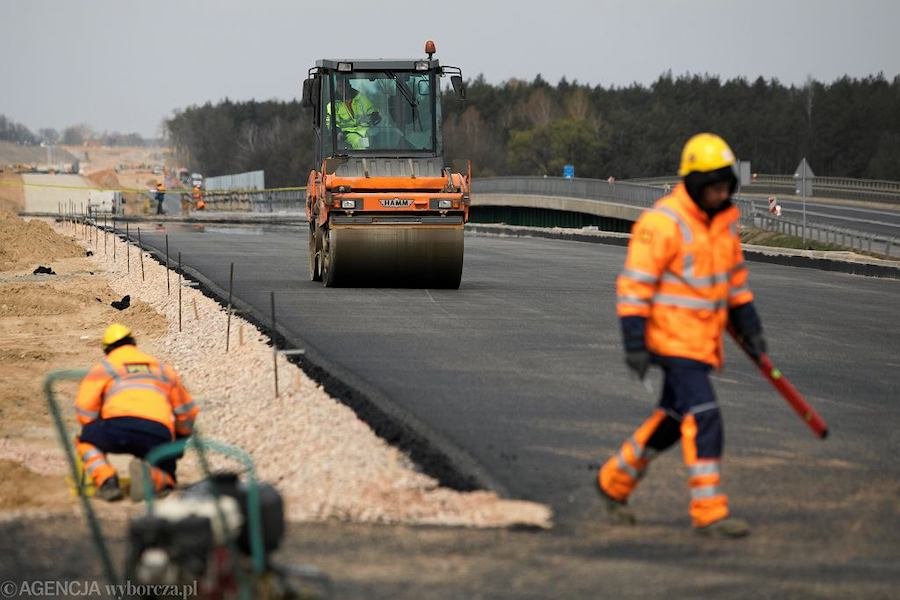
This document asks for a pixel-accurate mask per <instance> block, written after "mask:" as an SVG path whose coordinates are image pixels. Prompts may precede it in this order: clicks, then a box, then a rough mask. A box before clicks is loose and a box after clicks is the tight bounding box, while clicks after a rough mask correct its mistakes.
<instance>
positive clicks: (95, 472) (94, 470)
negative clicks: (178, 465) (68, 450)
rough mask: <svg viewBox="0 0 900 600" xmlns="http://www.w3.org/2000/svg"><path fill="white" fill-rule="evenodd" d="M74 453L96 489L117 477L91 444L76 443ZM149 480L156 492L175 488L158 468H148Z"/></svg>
mask: <svg viewBox="0 0 900 600" xmlns="http://www.w3.org/2000/svg"><path fill="white" fill-rule="evenodd" d="M75 451H76V452H78V456H80V457H81V461H82V464H83V465H84V471H85V473H87V474H88V476H89V477H90V478H91V481H93V482H94V485H95V486H96V487H97V488H99V487H100V486H101V485H103V482H104V481H106V480H107V479H109V478H110V477H112V476H113V475H117V473H116V470H115V468H113V466H112V465H111V464H109V462H108V461H107V460H106V455H105V454H104V453H103V452H101V451H100V449H99V448H97V447H96V446H94V445H93V444H88V443H87V442H76V443H75ZM150 478H151V479H152V480H153V489H154V490H156V491H157V492H159V491H162V490H164V489H167V488H171V487H175V480H174V479H173V478H172V476H171V475H169V474H168V473H166V472H165V471H163V470H162V469H160V468H159V467H155V466H151V467H150Z"/></svg>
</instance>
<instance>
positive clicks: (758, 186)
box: [628, 173, 900, 204]
mask: <svg viewBox="0 0 900 600" xmlns="http://www.w3.org/2000/svg"><path fill="white" fill-rule="evenodd" d="M628 182H629V183H635V184H641V185H652V186H657V187H660V186H665V185H674V184H675V183H677V182H678V177H676V176H674V175H666V176H663V177H642V178H638V179H629V180H628ZM796 187H797V180H796V179H795V178H794V176H793V175H772V174H766V173H758V174H757V175H756V177H755V178H754V179H753V181H752V182H751V183H750V184H749V185H746V186H744V187H743V188H742V189H743V190H744V191H745V192H748V193H753V192H756V193H761V194H773V193H778V194H785V193H787V194H790V195H791V196H796ZM812 190H813V196H819V197H824V198H841V199H845V200H868V201H874V202H889V203H895V204H896V203H900V181H888V180H883V179H854V178H851V177H813V180H812Z"/></svg>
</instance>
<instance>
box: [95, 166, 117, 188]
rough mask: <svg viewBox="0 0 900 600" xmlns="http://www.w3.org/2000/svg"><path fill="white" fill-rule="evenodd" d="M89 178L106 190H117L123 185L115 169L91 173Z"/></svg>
mask: <svg viewBox="0 0 900 600" xmlns="http://www.w3.org/2000/svg"><path fill="white" fill-rule="evenodd" d="M87 178H88V179H90V180H91V182H92V183H94V184H95V185H96V186H97V187H99V188H101V189H104V190H117V189H119V188H120V187H121V185H120V184H119V177H118V176H117V175H116V172H115V171H114V170H113V169H106V170H105V171H97V172H96V173H91V174H90V175H88V176H87Z"/></svg>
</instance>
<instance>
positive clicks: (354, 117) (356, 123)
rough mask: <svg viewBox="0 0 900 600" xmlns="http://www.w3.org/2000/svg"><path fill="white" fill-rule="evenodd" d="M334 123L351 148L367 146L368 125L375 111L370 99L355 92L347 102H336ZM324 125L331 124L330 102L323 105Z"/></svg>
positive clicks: (357, 148)
mask: <svg viewBox="0 0 900 600" xmlns="http://www.w3.org/2000/svg"><path fill="white" fill-rule="evenodd" d="M336 104H337V111H336V115H337V117H336V121H335V122H336V124H337V126H338V128H339V129H340V130H341V131H342V132H343V133H344V140H346V142H347V145H348V146H350V148H352V149H353V150H364V149H366V148H368V147H369V137H368V134H369V127H370V126H371V124H372V123H371V117H372V113H375V112H377V111H376V110H375V105H374V104H372V101H371V100H369V99H368V98H366V97H365V96H364V95H362V94H356V96H354V97H353V99H352V100H351V101H350V102H349V104H348V103H347V102H337V103H336ZM325 111H326V113H325V126H326V127H329V126H330V125H331V104H330V103H329V104H328V105H327V106H326V107H325Z"/></svg>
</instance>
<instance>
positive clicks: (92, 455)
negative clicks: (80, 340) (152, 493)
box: [75, 323, 199, 501]
mask: <svg viewBox="0 0 900 600" xmlns="http://www.w3.org/2000/svg"><path fill="white" fill-rule="evenodd" d="M102 344H103V352H104V354H106V358H104V360H102V361H101V362H100V363H98V364H97V365H94V367H93V368H92V369H91V370H90V371H89V372H88V374H87V375H86V376H85V378H84V379H83V380H82V381H81V385H80V387H79V389H78V396H77V398H76V399H75V415H76V418H77V419H78V422H79V423H80V424H81V425H82V429H81V435H79V436H78V438H77V439H76V451H77V452H78V454H79V456H80V457H81V462H82V464H83V465H84V469H85V471H86V472H87V474H88V475H90V477H91V479H92V480H93V481H94V484H95V485H96V486H97V495H98V496H99V497H100V498H103V499H104V500H108V501H114V500H119V499H121V498H122V496H123V494H122V491H121V489H120V488H119V478H118V476H117V474H116V470H115V469H114V468H113V467H112V465H110V464H109V463H108V462H107V460H106V455H105V453H107V452H112V453H116V454H118V453H122V454H132V455H134V456H136V457H138V458H139V459H140V458H143V457H144V456H145V455H146V454H147V453H148V452H150V450H152V449H153V448H155V447H157V446H160V445H162V444H166V443H168V442H171V441H173V440H175V439H180V438H185V437H189V436H190V435H191V433H192V432H193V426H194V419H195V418H196V417H197V413H198V412H199V409H198V408H197V406H196V405H195V404H194V401H193V400H192V399H191V395H190V394H189V393H188V392H187V390H186V389H185V388H184V386H183V385H182V384H181V381H180V380H179V379H178V374H177V373H175V370H174V369H172V367H170V366H169V365H166V364H163V363H161V362H159V361H158V360H157V359H156V358H154V357H152V356H150V355H149V354H145V353H143V352H141V351H140V350H138V349H137V346H136V344H135V341H134V337H133V336H132V334H131V330H130V329H129V328H128V327H126V326H125V325H121V324H119V323H113V324H112V325H110V326H109V327H107V329H106V331H105V332H104V334H103V340H102ZM175 461H176V459H175V458H170V459H167V460H164V461H162V462H160V463H159V464H158V465H157V466H154V467H150V469H149V471H150V477H151V479H152V481H153V488H154V490H156V492H157V493H164V492H165V491H167V490H169V489H172V488H173V487H174V486H175ZM143 473H144V472H143V464H142V462H141V461H140V460H132V462H131V465H130V466H129V475H130V476H131V497H132V499H134V500H140V499H141V498H142V497H143V493H144V490H143Z"/></svg>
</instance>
